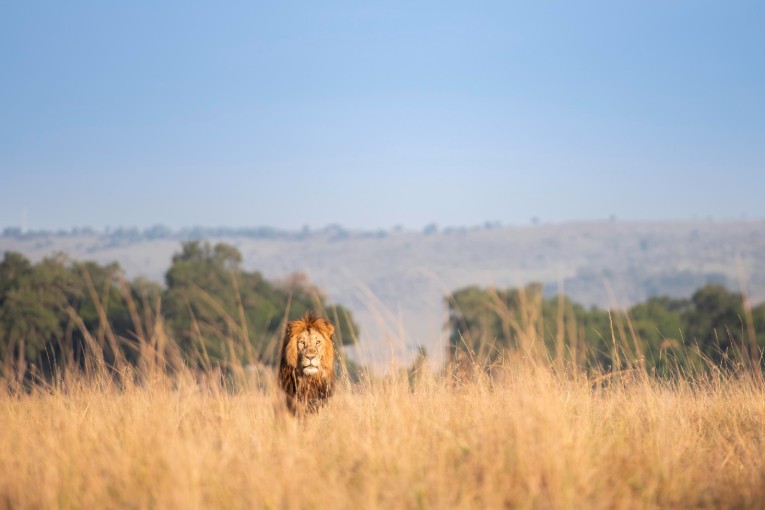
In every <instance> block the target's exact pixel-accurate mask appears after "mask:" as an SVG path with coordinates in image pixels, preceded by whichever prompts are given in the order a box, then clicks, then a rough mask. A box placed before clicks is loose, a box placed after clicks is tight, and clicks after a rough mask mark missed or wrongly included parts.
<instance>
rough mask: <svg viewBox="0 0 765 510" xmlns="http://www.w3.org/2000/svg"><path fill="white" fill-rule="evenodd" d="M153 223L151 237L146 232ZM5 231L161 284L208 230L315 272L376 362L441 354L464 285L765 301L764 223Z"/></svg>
mask: <svg viewBox="0 0 765 510" xmlns="http://www.w3.org/2000/svg"><path fill="white" fill-rule="evenodd" d="M147 232H148V234H147ZM19 234H20V233H19V232H13V231H10V232H9V231H8V230H6V233H5V235H3V236H0V252H5V251H10V250H14V251H20V252H22V253H24V254H25V255H27V256H28V257H29V258H31V259H32V260H33V261H36V260H39V259H41V258H43V257H45V256H48V255H50V254H52V253H54V252H65V253H67V254H68V255H69V256H70V257H71V258H73V259H78V260H94V261H97V262H100V263H106V262H111V261H118V262H119V263H120V265H121V266H122V267H123V268H124V270H125V272H126V274H127V276H128V277H130V278H133V277H138V276H141V277H145V278H149V279H152V280H157V281H162V280H163V275H164V272H165V271H166V270H167V268H168V267H169V264H170V259H171V257H172V254H173V253H174V252H176V251H178V249H179V247H180V242H181V240H183V239H190V238H208V239H210V240H211V241H222V242H226V243H229V244H232V245H234V246H236V247H237V248H238V249H239V250H240V251H241V252H242V255H243V258H244V261H243V265H244V267H245V268H246V269H248V270H258V271H261V272H262V273H263V274H264V275H265V276H267V277H269V278H282V277H285V276H286V275H287V274H289V273H291V272H295V271H301V272H304V273H306V274H307V275H308V276H309V277H310V279H311V280H312V281H313V282H314V283H316V284H317V285H318V286H319V287H320V288H321V289H323V290H324V291H325V292H326V293H327V294H328V296H329V297H330V299H331V300H333V301H334V302H337V303H341V304H344V305H346V306H347V307H348V308H350V309H351V310H352V311H353V313H354V315H355V317H356V318H357V320H358V322H359V323H360V325H361V329H362V344H363V346H362V348H363V349H364V350H365V351H366V354H367V355H368V356H369V357H371V359H376V360H378V361H381V360H383V359H388V358H389V357H390V356H391V355H393V356H396V357H401V358H404V359H408V358H409V355H410V353H411V352H412V351H413V350H414V349H415V347H416V346H417V345H419V344H422V345H425V346H426V347H427V348H428V351H429V352H430V353H431V354H432V355H433V357H434V358H435V359H440V358H441V355H442V351H443V342H442V338H441V337H442V336H443V333H442V332H441V331H442V326H443V323H444V320H445V316H444V313H445V312H444V310H445V308H444V306H443V298H444V296H445V295H446V294H447V293H448V292H449V291H452V290H454V289H457V288H459V287H462V286H466V285H473V284H476V285H495V286H498V287H506V286H517V285H521V284H524V283H527V282H530V281H540V282H543V283H544V284H545V285H546V288H547V289H548V292H550V293H554V292H556V290H557V289H558V288H559V286H560V285H562V286H563V289H564V290H565V292H566V293H567V294H569V295H570V296H571V297H572V298H573V299H574V300H576V301H579V302H581V303H584V304H588V305H597V306H601V307H609V306H620V307H621V306H626V305H629V304H632V303H635V302H638V301H640V300H643V299H645V298H646V297H649V296H652V295H658V294H669V295H673V296H687V295H689V294H690V293H691V292H693V290H695V289H696V288H698V287H699V286H701V285H703V284H705V283H708V282H719V283H724V284H726V285H727V286H729V287H730V288H732V289H735V290H742V289H741V285H742V284H743V285H744V286H745V287H744V289H743V290H746V291H747V292H749V293H750V294H751V296H752V298H753V300H754V301H761V300H762V299H763V298H765V222H763V221H751V222H746V221H741V222H665V223H658V222H657V223H631V222H618V221H614V222H592V223H567V224H557V225H546V224H542V225H530V226H516V227H499V226H497V225H492V224H487V225H485V226H484V227H481V228H451V229H445V230H438V229H437V228H436V227H435V226H431V227H428V228H426V229H425V230H423V231H422V232H412V231H406V230H403V229H395V230H392V231H382V230H381V231H374V232H354V231H348V230H345V229H343V228H342V227H339V226H330V227H327V228H325V229H322V230H318V231H308V230H307V229H306V230H303V231H297V232H286V231H280V230H276V229H268V228H259V229H225V228H221V229H187V230H186V231H179V232H173V231H170V230H169V229H163V228H154V229H153V230H147V231H138V230H137V229H122V230H121V231H114V232H109V233H106V232H94V231H90V230H87V229H85V230H81V231H77V232H73V233H72V232H69V233H49V232H37V233H33V235H29V234H27V235H23V236H22V235H19Z"/></svg>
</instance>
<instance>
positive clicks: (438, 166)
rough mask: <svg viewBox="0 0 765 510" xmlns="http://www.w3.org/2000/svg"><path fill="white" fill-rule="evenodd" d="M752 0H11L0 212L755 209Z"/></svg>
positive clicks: (2, 15) (314, 220) (327, 219)
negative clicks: (298, 0)
mask: <svg viewBox="0 0 765 510" xmlns="http://www.w3.org/2000/svg"><path fill="white" fill-rule="evenodd" d="M764 6H765V4H763V3H762V2H722V1H720V2H700V1H667V0H661V1H649V0H641V1H634V2H614V1H610V0H609V1H603V2H544V1H524V2H508V1H501V2H461V3H452V2H444V1H437V2H411V1H401V2H380V3H371V2H358V1H352V2H351V1H349V2H345V3H336V2H325V1H322V2H305V3H296V2H236V3H234V2H193V1H189V0H184V1H178V2H156V1H151V2H149V1H145V2H141V1H130V2H96V1H93V2H79V1H74V0H67V1H65V2H62V1H56V2H4V3H3V4H2V6H1V7H0V228H2V227H5V226H17V225H20V224H21V221H22V217H23V216H25V217H26V219H27V225H28V226H29V227H30V228H35V229H38V228H46V229H47V228H70V227H73V226H85V225H88V226H93V227H97V228H102V227H105V226H112V227H116V226H120V225H122V226H138V227H145V226H150V225H153V224H157V223H163V224H166V225H168V226H171V227H180V226H191V225H203V226H214V225H226V226H254V225H270V226H276V227H285V228H299V227H301V226H303V225H309V226H312V227H321V226H324V225H326V224H329V223H340V224H342V225H344V226H347V227H351V228H378V227H384V228H387V227H392V226H394V225H397V224H401V225H404V226H405V227H410V228H419V227H421V226H423V225H425V224H427V223H430V222H436V223H438V224H439V225H443V226H446V225H472V224H477V223H482V222H484V221H487V220H488V221H501V222H503V223H506V224H525V223H528V222H529V220H530V219H531V218H532V217H537V218H539V219H541V221H543V222H545V221H555V222H558V221H574V220H592V219H606V218H608V217H609V216H611V215H615V216H616V217H617V218H618V219H625V220H628V219H633V220H639V219H645V220H657V219H668V220H669V219H694V218H695V219H706V218H709V217H713V218H715V219H726V218H730V219H739V218H748V219H759V218H765V200H764V199H763V190H764V189H765V7H764ZM24 211H26V212H24Z"/></svg>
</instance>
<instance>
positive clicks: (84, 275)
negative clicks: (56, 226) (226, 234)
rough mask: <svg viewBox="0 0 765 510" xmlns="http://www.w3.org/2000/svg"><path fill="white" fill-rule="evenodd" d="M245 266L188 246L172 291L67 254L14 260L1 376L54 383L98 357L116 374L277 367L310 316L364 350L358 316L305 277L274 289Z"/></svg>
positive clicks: (5, 275)
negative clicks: (156, 366)
mask: <svg viewBox="0 0 765 510" xmlns="http://www.w3.org/2000/svg"><path fill="white" fill-rule="evenodd" d="M241 262H242V256H241V253H240V252H239V251H238V250H237V249H236V248H235V247H233V246H231V245H228V244H224V243H218V244H215V245H211V244H210V243H208V242H201V241H189V242H185V243H183V244H182V246H181V250H180V251H179V252H178V253H176V254H175V255H174V256H173V259H172V264H171V266H170V268H169V269H168V271H167V273H166V274H165V285H164V286H162V285H160V284H158V283H155V282H150V281H147V280H145V279H140V278H138V279H134V280H132V281H128V280H127V279H126V278H125V276H124V273H123V271H122V269H121V268H120V266H119V265H118V264H117V263H112V264H107V265H100V264H97V263H95V262H76V261H70V260H68V259H67V258H66V257H65V256H64V255H61V254H59V255H55V256H52V257H49V258H46V259H44V260H42V261H41V262H39V263H36V264H33V263H31V262H30V261H29V260H28V259H27V258H26V257H25V256H24V255H22V254H20V253H17V252H6V253H5V254H4V258H3V260H2V262H0V367H2V370H3V372H4V373H5V374H6V375H7V374H11V373H12V374H14V375H15V376H16V377H19V378H24V377H34V376H37V377H51V376H52V375H53V374H54V373H55V372H56V370H57V369H59V368H61V367H64V366H66V367H85V366H86V365H87V363H88V361H89V360H90V361H92V360H93V358H94V357H95V358H96V359H97V360H98V361H99V362H101V363H102V364H105V365H107V366H115V367H117V366H118V365H138V364H140V363H141V362H142V361H143V362H145V361H146V360H147V359H149V356H147V351H150V352H151V353H152V355H153V356H155V358H158V359H160V360H162V362H163V363H165V365H167V363H178V362H179V361H180V362H183V363H185V364H186V365H187V366H192V367H200V368H205V367H207V368H211V367H226V366H227V365H230V364H231V363H234V362H235V363H237V364H239V365H240V366H244V365H246V364H249V363H265V364H273V363H274V362H275V360H276V357H277V355H278V348H279V342H280V339H281V334H282V331H283V329H282V328H283V326H284V322H285V320H287V319H288V318H296V317H298V316H301V315H302V314H303V313H305V312H306V311H307V310H309V309H310V310H316V311H318V312H319V313H322V314H325V315H326V316H328V317H330V318H331V319H332V320H333V322H334V323H335V325H336V343H337V344H338V345H342V344H351V343H354V342H356V341H357V339H358V334H359V331H358V326H357V325H356V324H355V323H354V321H353V318H352V315H351V313H350V312H349V311H348V310H347V309H346V308H344V307H342V306H340V305H330V304H329V303H328V302H327V299H326V298H325V296H324V295H323V294H322V293H321V291H320V290H319V289H318V288H316V287H315V286H313V285H311V284H310V282H309V281H308V280H307V278H306V277H305V276H304V275H301V274H293V275H292V276H290V277H289V278H287V279H285V280H284V281H280V282H274V281H269V280H267V279H266V278H264V277H263V275H262V274H261V273H259V272H250V271H246V270H244V269H242V267H241ZM139 368H140V367H139ZM165 368H172V367H167V366H165Z"/></svg>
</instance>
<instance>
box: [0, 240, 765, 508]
mask: <svg viewBox="0 0 765 510" xmlns="http://www.w3.org/2000/svg"><path fill="white" fill-rule="evenodd" d="M231 261H234V262H236V253H235V252H233V251H231V250H228V249H227V248H226V247H225V246H223V247H216V248H215V249H212V248H211V247H204V246H202V247H200V246H199V245H193V244H192V245H188V246H185V247H184V251H183V252H182V253H181V254H179V255H178V256H177V257H176V258H174V265H173V267H172V268H171V270H170V271H169V272H168V278H167V280H168V288H167V289H164V290H163V289H159V288H157V287H148V288H147V287H146V285H145V283H143V282H135V283H132V284H128V282H126V281H125V280H124V279H123V278H122V277H121V275H120V272H119V268H118V267H113V266H108V267H99V266H97V265H93V264H90V265H87V264H85V265H78V264H74V265H67V263H65V262H62V261H57V260H46V261H44V262H42V263H40V264H37V265H32V264H31V263H29V262H28V261H25V260H24V259H23V258H21V257H20V256H17V255H13V254H12V255H10V256H9V255H6V258H5V260H4V261H3V262H2V263H0V270H2V271H3V273H2V274H3V275H5V276H4V278H5V280H3V281H4V282H5V283H4V287H3V288H2V289H0V290H2V296H3V306H2V307H1V308H0V310H1V311H2V312H3V313H2V315H0V326H2V327H0V333H2V334H3V336H2V338H3V343H1V344H0V354H2V356H1V358H2V364H0V388H1V389H2V391H0V508H9V509H10V508H13V509H16V508H62V509H70V508H71V509H90V508H173V509H175V508H191V509H194V508H200V509H201V508H225V509H229V508H276V509H281V508H296V509H297V508H301V509H302V508H534V509H536V508H541V509H548V508H549V509H557V508H563V509H568V508H570V509H580V508H588V509H601V508H602V509H614V508H752V509H758V508H765V398H764V392H765V381H764V379H763V374H762V369H761V367H762V354H761V353H762V350H761V344H760V339H761V336H758V332H759V331H762V330H763V328H761V327H760V326H761V325H762V324H761V322H760V321H761V320H762V318H763V317H765V308H763V307H762V306H760V307H755V308H752V307H750V306H749V304H748V301H747V300H746V299H745V298H744V297H742V296H741V295H738V294H732V293H729V292H727V291H725V290H724V289H722V288H720V287H708V288H705V289H702V290H700V291H699V292H697V293H696V294H695V295H694V298H693V299H692V300H685V301H679V300H666V299H664V300H660V301H658V302H652V303H649V305H650V306H648V305H645V306H644V305H641V307H640V308H638V307H636V308H633V309H631V310H630V311H627V312H613V313H612V312H607V311H597V310H584V309H583V308H581V307H578V305H576V304H575V303H570V302H568V301H567V300H566V299H565V297H564V296H559V297H557V298H552V299H550V300H546V299H543V297H542V294H541V292H540V291H539V289H537V288H536V287H529V288H527V289H518V290H512V291H502V292H500V291H494V290H491V289H488V290H485V291H484V290H480V289H476V288H472V289H467V290H466V291H464V292H456V293H454V295H453V296H452V297H451V298H450V305H449V306H450V321H452V323H453V329H452V335H451V337H450V340H449V342H450V344H449V345H450V352H451V354H450V360H451V362H450V363H447V364H446V366H445V367H440V366H434V365H433V364H431V363H430V362H428V359H427V357H426V353H425V352H424V351H422V352H421V353H420V356H419V357H418V358H416V359H415V360H414V362H413V363H412V364H410V365H407V366H402V367H395V366H389V367H388V368H387V369H386V370H370V369H367V368H365V367H363V366H360V365H357V364H354V363H353V362H352V361H351V360H348V358H347V356H346V354H345V352H344V350H343V344H346V345H347V344H349V343H352V340H351V339H353V337H354V336H355V333H354V324H353V321H352V320H351V318H350V316H349V315H348V314H346V313H345V312H344V309H343V308H342V307H329V306H326V307H325V306H324V303H322V301H321V295H320V294H319V293H318V292H317V291H316V289H315V288H313V287H310V286H308V285H307V284H305V282H300V281H297V282H294V281H292V282H286V283H282V284H279V285H277V284H272V283H269V282H268V281H266V280H264V279H263V278H262V277H261V276H260V275H259V274H256V273H246V272H241V271H239V272H237V268H236V265H235V264H232V263H231ZM712 298H714V299H712ZM710 302H711V303H713V305H714V306H712V305H710V304H709V303H710ZM311 306H313V307H315V308H317V309H319V310H321V311H322V313H323V314H325V315H327V316H329V317H331V318H332V320H333V322H334V323H335V325H336V326H338V327H336V328H335V335H336V338H335V344H336V346H337V349H338V353H339V356H338V360H337V367H338V373H339V379H338V384H337V388H336V392H335V395H334V396H333V397H332V398H331V399H330V401H329V404H328V405H327V406H326V407H324V408H322V409H321V410H320V411H319V412H318V413H317V414H313V415H308V416H305V417H300V418H296V417H294V416H293V415H292V414H291V413H290V412H289V411H288V410H287V407H286V405H285V401H284V395H283V394H282V392H281V389H280V388H279V387H278V386H277V384H276V377H275V376H276V368H275V363H274V361H275V360H277V359H278V358H275V357H274V356H275V354H276V352H277V351H278V345H279V343H280V342H281V340H280V339H281V335H282V334H283V331H284V325H285V324H286V321H287V319H288V318H289V317H295V316H298V317H299V316H300V315H301V314H302V311H303V310H305V309H308V308H310V307H311ZM703 306H706V307H707V308H703ZM279 307H281V308H279ZM267 310H272V312H270V316H271V317H275V319H273V320H270V321H269V320H266V319H268V317H269V314H266V313H264V311H267ZM705 310H709V311H720V310H722V311H723V312H725V313H716V314H710V313H707V312H705ZM713 316H714V317H722V319H720V320H717V322H714V323H710V324H712V325H711V326H706V325H705V324H706V323H705V324H701V323H700V322H699V321H700V320H701V319H703V318H704V317H713ZM657 317H658V318H662V320H663V321H664V322H663V323H657V322H651V321H654V320H656V319H655V318H657ZM727 317H731V318H732V319H731V320H733V321H738V322H739V324H740V328H739V330H736V329H734V328H733V327H728V324H734V325H735V322H730V321H729V320H728V319H727ZM742 317H743V319H741V318H742ZM721 321H722V322H721ZM672 324H675V325H679V326H680V327H681V328H683V329H684V330H686V331H687V330H689V329H690V328H691V327H692V326H694V325H696V326H699V324H701V326H702V327H701V329H700V332H699V333H695V334H694V338H702V339H703V338H704V337H703V332H704V330H705V328H706V329H709V330H710V331H713V334H714V336H713V337H712V340H713V341H714V343H710V342H707V343H701V342H697V343H695V344H692V343H690V342H689V341H686V339H684V338H682V337H681V338H680V339H679V340H678V339H673V338H664V337H663V336H660V337H656V338H654V337H651V336H650V335H651V334H652V332H656V331H658V330H665V331H669V330H671V329H672V328H671V327H670V325H672ZM269 328H271V329H269ZM718 332H719V333H720V334H721V335H725V336H717V335H718ZM593 335H595V338H593ZM723 340H725V341H726V342H727V343H724V342H723Z"/></svg>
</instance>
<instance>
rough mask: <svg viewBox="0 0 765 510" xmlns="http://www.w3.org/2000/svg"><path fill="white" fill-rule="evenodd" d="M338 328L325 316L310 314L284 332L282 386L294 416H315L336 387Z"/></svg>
mask: <svg viewBox="0 0 765 510" xmlns="http://www.w3.org/2000/svg"><path fill="white" fill-rule="evenodd" d="M334 332H335V327H334V326H333V325H332V322H330V320H329V319H327V318H326V317H315V316H314V315H313V313H311V312H308V313H306V314H305V316H303V318H302V319H300V320H296V321H290V322H289V323H288V324H287V328H286V330H285V332H284V341H283V342H282V352H281V362H280V365H279V386H281V388H282V390H284V393H286V394H287V407H288V408H289V410H290V411H291V412H292V413H293V414H303V413H305V412H306V411H307V412H312V413H315V412H316V411H318V410H319V408H320V407H321V406H323V405H324V404H326V402H327V399H329V397H330V396H331V395H332V392H333V391H334V388H335V345H334V343H333V342H332V334H333V333H334Z"/></svg>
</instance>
